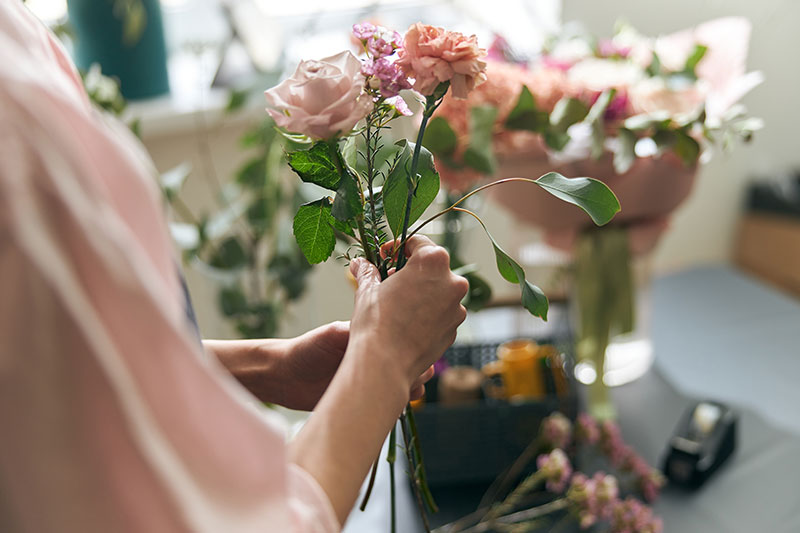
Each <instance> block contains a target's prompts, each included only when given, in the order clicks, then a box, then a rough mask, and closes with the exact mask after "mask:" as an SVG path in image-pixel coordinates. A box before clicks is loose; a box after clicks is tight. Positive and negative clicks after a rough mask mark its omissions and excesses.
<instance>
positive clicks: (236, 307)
mask: <svg viewBox="0 0 800 533" xmlns="http://www.w3.org/2000/svg"><path fill="white" fill-rule="evenodd" d="M218 299H219V308H220V310H221V311H222V314H223V315H225V316H227V317H232V316H234V315H238V314H240V313H244V312H246V311H247V298H246V297H245V295H244V293H243V292H242V289H241V287H239V286H234V287H225V288H223V289H221V290H220V291H219V295H218Z"/></svg>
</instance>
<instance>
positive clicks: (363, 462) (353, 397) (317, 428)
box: [289, 345, 410, 523]
mask: <svg viewBox="0 0 800 533" xmlns="http://www.w3.org/2000/svg"><path fill="white" fill-rule="evenodd" d="M374 350H385V347H380V346H372V347H369V346H358V345H355V346H350V347H348V350H347V355H346V356H345V358H344V360H343V362H342V365H341V366H340V368H339V372H338V373H337V375H336V378H335V379H334V380H333V381H332V382H331V385H330V387H329V388H328V390H327V391H326V392H325V394H324V395H323V396H322V399H321V400H320V402H319V404H318V405H317V408H316V409H315V410H314V414H313V415H312V416H311V418H310V419H309V420H308V422H307V423H306V424H305V426H304V427H303V429H302V430H301V431H300V433H299V434H298V435H297V437H295V439H294V440H293V441H292V442H291V443H290V444H289V460H290V461H291V462H294V463H296V464H297V465H298V466H300V467H301V468H303V469H304V470H306V471H307V472H308V473H310V474H311V475H312V476H313V477H314V478H315V479H316V480H317V482H318V483H319V484H320V486H321V487H322V488H323V490H324V491H325V492H326V493H327V495H328V497H329V499H330V501H331V504H332V505H333V508H334V510H335V511H336V515H337V517H338V518H339V521H340V522H341V523H344V521H345V519H346V518H347V515H348V513H349V512H350V510H351V509H352V507H353V505H354V503H355V500H356V498H357V497H358V492H359V489H360V487H361V484H362V483H363V481H364V479H365V477H366V475H367V473H368V472H369V469H370V466H371V465H372V463H373V461H374V460H375V457H377V455H378V453H379V452H380V449H381V446H382V444H383V441H384V439H385V438H386V436H387V435H388V434H389V432H390V431H391V428H392V426H393V425H394V424H395V422H396V421H397V417H398V416H399V415H400V413H401V411H402V410H403V407H404V406H405V404H406V402H407V401H408V398H409V386H410V384H409V383H407V380H406V379H404V377H403V375H402V372H400V371H399V370H398V369H397V368H396V367H394V365H392V364H390V363H388V364H375V363H376V361H375V356H376V355H377V354H376V353H375V351H374ZM383 355H386V354H383ZM367 357H372V361H371V364H363V361H365V358H367ZM388 359H389V358H388V357H387V359H384V360H388Z"/></svg>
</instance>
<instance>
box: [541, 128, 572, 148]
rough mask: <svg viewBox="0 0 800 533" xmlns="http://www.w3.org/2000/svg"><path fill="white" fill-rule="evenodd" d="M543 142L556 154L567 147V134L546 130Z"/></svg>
mask: <svg viewBox="0 0 800 533" xmlns="http://www.w3.org/2000/svg"><path fill="white" fill-rule="evenodd" d="M544 142H545V144H547V146H549V147H550V148H552V149H553V150H555V151H556V152H560V151H561V150H563V149H564V147H565V146H567V143H569V135H568V134H567V133H559V132H557V131H552V130H546V131H545V132H544Z"/></svg>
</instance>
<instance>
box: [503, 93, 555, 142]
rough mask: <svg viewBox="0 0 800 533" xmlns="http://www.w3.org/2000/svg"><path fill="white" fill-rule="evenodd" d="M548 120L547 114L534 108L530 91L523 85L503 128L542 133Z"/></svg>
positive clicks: (534, 104) (533, 100) (534, 103)
mask: <svg viewBox="0 0 800 533" xmlns="http://www.w3.org/2000/svg"><path fill="white" fill-rule="evenodd" d="M549 120H550V117H549V116H548V114H547V112H546V111H540V110H539V109H538V108H537V107H536V100H535V99H534V97H533V93H531V90H530V89H528V87H527V86H526V85H523V86H522V91H520V93H519V98H517V103H516V104H515V105H514V108H513V109H512V110H511V112H510V113H509V114H508V118H506V123H505V127H506V128H508V129H510V130H525V131H533V132H542V131H543V130H544V128H545V127H546V126H547V124H548V122H549Z"/></svg>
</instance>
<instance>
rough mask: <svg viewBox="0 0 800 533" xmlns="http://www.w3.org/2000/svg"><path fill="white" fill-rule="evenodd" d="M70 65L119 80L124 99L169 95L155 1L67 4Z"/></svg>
mask: <svg viewBox="0 0 800 533" xmlns="http://www.w3.org/2000/svg"><path fill="white" fill-rule="evenodd" d="M67 5H68V8H69V21H70V24H71V25H72V27H73V29H74V30H75V47H74V55H75V63H76V65H77V66H78V68H79V69H81V70H84V71H85V70H88V69H89V67H91V66H92V64H93V63H99V64H100V66H101V67H102V70H103V74H105V75H106V76H113V77H116V78H118V79H119V81H120V86H121V90H122V94H123V96H125V98H127V99H129V100H136V99H144V98H152V97H155V96H161V95H164V94H167V93H168V92H169V77H168V75H167V51H166V45H165V43H164V29H163V24H162V20H161V4H160V3H159V1H158V0H69V1H68V4H67Z"/></svg>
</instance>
